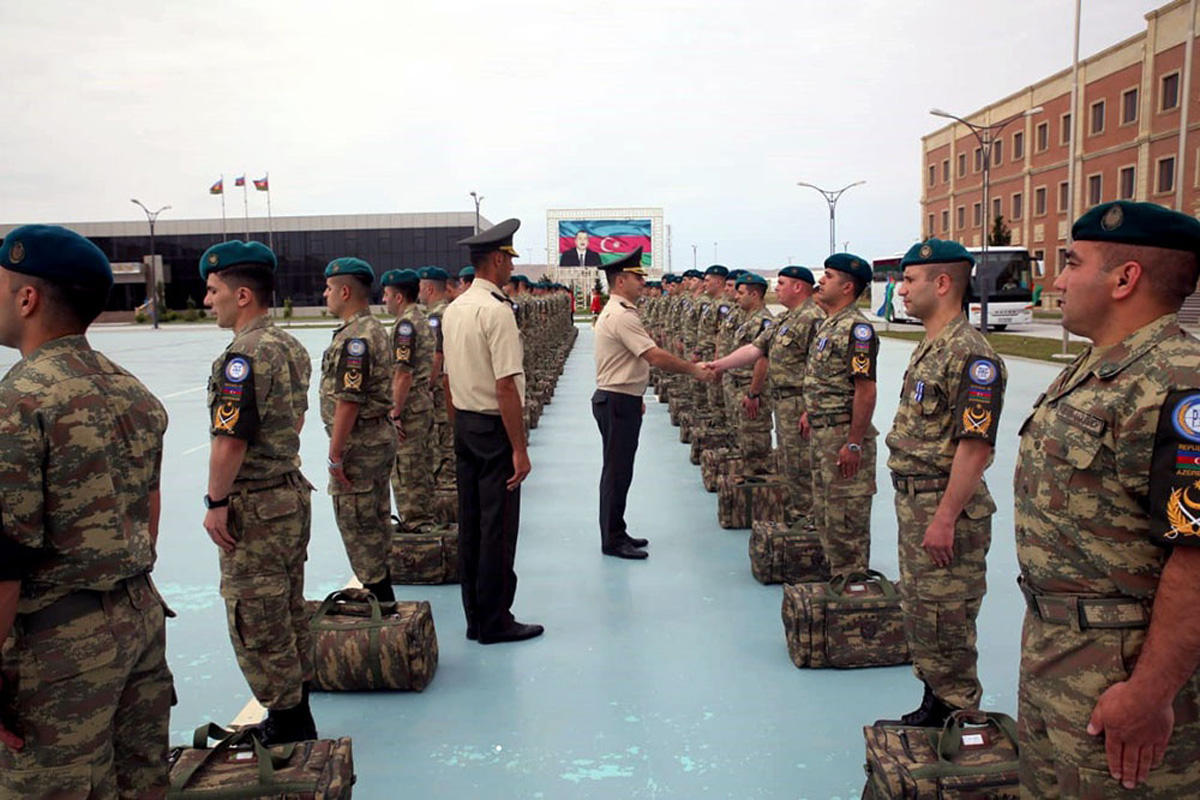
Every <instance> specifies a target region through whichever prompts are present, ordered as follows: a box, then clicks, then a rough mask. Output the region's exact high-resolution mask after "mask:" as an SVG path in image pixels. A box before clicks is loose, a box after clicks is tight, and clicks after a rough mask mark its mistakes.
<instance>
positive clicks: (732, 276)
mask: <svg viewBox="0 0 1200 800" xmlns="http://www.w3.org/2000/svg"><path fill="white" fill-rule="evenodd" d="M745 274H746V270H744V269H731V270H729V274H728V275H726V276H725V280H727V281H734V282H735V283H736V282H737V279H738V278H740V277H742V276H743V275H745Z"/></svg>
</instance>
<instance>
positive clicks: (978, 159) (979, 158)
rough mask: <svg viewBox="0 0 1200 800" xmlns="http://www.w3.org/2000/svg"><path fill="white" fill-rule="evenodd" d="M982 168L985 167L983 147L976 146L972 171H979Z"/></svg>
mask: <svg viewBox="0 0 1200 800" xmlns="http://www.w3.org/2000/svg"><path fill="white" fill-rule="evenodd" d="M981 169H983V150H982V149H981V148H978V147H976V148H975V161H974V166H973V167H972V168H971V171H972V172H979V170H981Z"/></svg>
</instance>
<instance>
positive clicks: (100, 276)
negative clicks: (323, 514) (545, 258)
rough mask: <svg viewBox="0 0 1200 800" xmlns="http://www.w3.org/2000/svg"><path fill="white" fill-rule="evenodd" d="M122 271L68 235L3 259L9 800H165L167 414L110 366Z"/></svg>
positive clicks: (0, 773) (43, 234)
mask: <svg viewBox="0 0 1200 800" xmlns="http://www.w3.org/2000/svg"><path fill="white" fill-rule="evenodd" d="M112 282H113V278H112V271H111V269H110V268H109V265H108V260H107V259H106V258H105V256H104V254H103V253H102V252H100V250H99V248H97V247H96V246H95V245H94V244H92V243H91V242H89V241H88V240H87V239H84V238H83V237H82V236H79V235H78V234H76V233H74V232H72V231H69V230H67V229H65V228H59V227H56V226H47V225H25V226H22V227H19V228H16V229H15V230H13V231H12V232H11V233H9V234H8V237H7V238H6V239H5V240H4V242H3V245H2V246H0V345H3V346H4V347H12V348H17V349H19V350H20V351H21V356H22V358H21V360H20V361H19V362H17V363H16V364H15V365H14V366H13V367H12V369H10V370H9V372H8V374H7V375H5V376H4V379H3V380H2V381H0V521H2V526H0V642H3V648H2V649H0V796H2V797H5V798H22V799H23V800H24V799H27V798H66V797H72V798H73V797H103V798H110V797H118V796H120V797H162V796H163V795H164V794H165V793H166V789H167V752H168V730H169V724H168V723H169V717H170V709H171V703H172V696H173V691H172V680H171V672H170V670H169V669H168V668H167V661H166V626H165V616H164V615H169V616H174V614H172V613H171V612H170V611H169V610H168V609H167V608H166V606H165V604H164V603H163V601H162V599H161V598H160V597H159V595H158V592H157V591H156V590H155V588H154V585H153V583H152V582H151V580H150V570H151V569H152V568H153V567H154V561H155V543H156V540H157V537H158V522H159V520H158V515H159V508H160V499H159V471H160V466H161V463H162V446H163V444H162V443H163V432H164V431H165V430H166V427H167V415H166V412H165V411H164V409H163V407H162V404H161V403H159V402H158V400H157V399H155V397H154V396H153V395H152V394H150V392H149V391H148V390H147V389H146V387H145V386H143V385H142V384H141V383H140V382H139V381H138V380H137V379H136V378H134V377H133V376H132V375H130V374H129V373H128V372H126V371H125V370H123V369H121V368H120V367H118V366H117V365H116V364H114V363H113V362H112V361H110V360H109V359H108V358H107V357H105V356H104V355H102V354H101V353H98V352H96V351H95V350H93V349H92V348H91V346H90V345H89V344H88V342H87V339H86V338H85V333H86V331H87V327H88V325H89V324H91V322H92V320H94V319H95V318H96V316H97V315H98V314H99V313H100V312H101V311H102V310H103V309H104V304H105V301H106V300H107V298H108V292H109V289H110V288H111V286H112Z"/></svg>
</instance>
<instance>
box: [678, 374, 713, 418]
mask: <svg viewBox="0 0 1200 800" xmlns="http://www.w3.org/2000/svg"><path fill="white" fill-rule="evenodd" d="M680 377H681V378H683V380H684V387H685V390H686V391H687V393H688V394H689V395H690V396H691V398H692V403H691V408H692V410H694V411H699V412H701V413H707V412H708V411H710V410H712V406H710V405H709V402H708V384H707V383H705V382H704V381H697V380H693V379H692V378H689V377H687V376H686V375H681V376H680Z"/></svg>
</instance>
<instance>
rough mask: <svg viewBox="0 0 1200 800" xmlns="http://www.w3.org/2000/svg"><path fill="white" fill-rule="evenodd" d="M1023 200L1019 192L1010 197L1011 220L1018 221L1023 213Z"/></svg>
mask: <svg viewBox="0 0 1200 800" xmlns="http://www.w3.org/2000/svg"><path fill="white" fill-rule="evenodd" d="M1024 206H1025V198H1024V197H1023V196H1022V195H1021V193H1020V192H1017V193H1016V194H1014V195H1013V196H1012V213H1011V214H1010V215H1009V217H1010V218H1011V219H1020V218H1021V214H1023V213H1025V209H1024Z"/></svg>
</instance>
